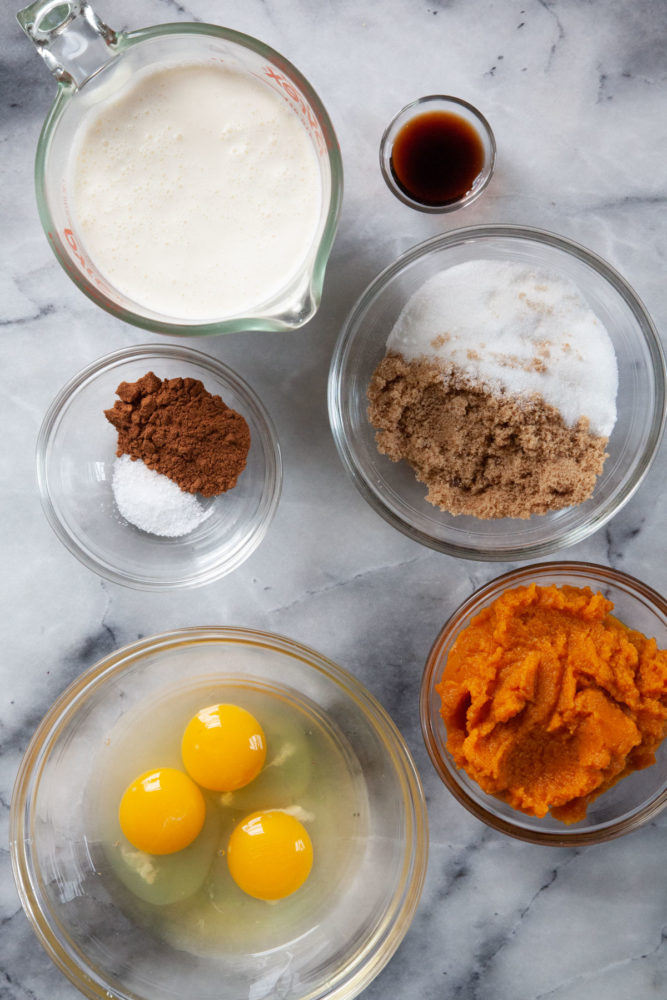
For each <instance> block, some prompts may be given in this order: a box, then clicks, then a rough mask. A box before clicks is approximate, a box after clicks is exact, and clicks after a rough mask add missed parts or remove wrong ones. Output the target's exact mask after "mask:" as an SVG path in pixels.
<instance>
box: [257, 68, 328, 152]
mask: <svg viewBox="0 0 667 1000" xmlns="http://www.w3.org/2000/svg"><path fill="white" fill-rule="evenodd" d="M264 73H265V75H266V76H268V77H269V79H270V80H273V81H274V83H276V84H277V85H278V87H280V89H281V90H282V91H283V93H284V94H285V96H286V97H287V98H288V100H289V103H290V104H291V105H292V107H293V108H294V110H295V111H296V112H297V114H298V115H299V117H300V118H301V120H302V121H303V123H304V125H305V126H306V128H307V130H308V133H309V134H310V136H311V137H312V139H313V140H314V142H315V145H316V146H317V149H318V152H320V153H323V152H324V150H325V148H326V143H325V141H324V136H323V135H322V129H321V128H320V123H319V122H318V120H317V118H316V117H315V113H314V112H313V109H312V108H311V107H310V105H309V104H308V103H307V102H306V101H305V100H304V99H303V97H302V96H301V94H300V93H299V91H298V90H297V88H296V87H295V86H294V84H293V83H292V82H291V81H290V80H288V79H287V77H286V76H283V74H282V73H278V72H277V70H275V69H274V68H273V66H268V65H266V66H264Z"/></svg>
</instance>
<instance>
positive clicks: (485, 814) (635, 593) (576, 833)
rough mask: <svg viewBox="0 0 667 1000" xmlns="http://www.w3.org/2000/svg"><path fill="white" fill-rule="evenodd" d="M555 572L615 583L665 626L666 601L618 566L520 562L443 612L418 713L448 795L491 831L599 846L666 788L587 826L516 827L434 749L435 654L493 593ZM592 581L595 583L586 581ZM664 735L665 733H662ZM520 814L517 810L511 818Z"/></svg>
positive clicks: (654, 809)
mask: <svg viewBox="0 0 667 1000" xmlns="http://www.w3.org/2000/svg"><path fill="white" fill-rule="evenodd" d="M555 573H562V574H567V575H570V576H575V577H576V576H580V577H581V580H582V584H581V585H582V586H589V587H591V589H592V588H593V587H594V586H595V585H598V586H599V587H600V588H601V587H603V586H604V585H605V584H611V585H616V586H618V587H620V588H622V589H623V590H624V591H625V592H626V594H628V595H629V596H630V597H632V598H633V599H636V600H642V601H643V603H644V604H646V605H647V606H648V607H649V608H650V610H651V611H653V612H654V613H657V614H658V615H662V617H663V618H664V619H665V625H666V626H667V599H665V598H664V597H663V596H662V595H661V594H659V593H658V591H656V590H654V589H653V588H652V587H650V586H649V585H648V584H646V583H643V582H642V581H641V580H638V579H637V578H636V577H634V576H631V575H630V574H629V573H625V572H624V571H623V570H618V569H614V568H613V567H611V566H603V565H601V564H598V563H591V562H578V561H576V560H571V561H570V560H561V561H554V562H545V563H536V564H533V565H531V566H520V567H517V568H515V569H511V570H508V571H507V572H506V573H502V574H501V575H500V576H496V577H494V578H493V579H492V580H489V582H488V583H485V584H483V585H482V586H480V587H476V588H475V590H474V591H473V592H472V594H470V595H469V596H468V597H466V598H465V600H464V601H462V602H461V603H460V604H459V605H458V607H456V608H455V609H454V611H452V613H451V614H450V615H449V616H448V618H447V621H446V622H445V624H444V625H443V626H442V628H441V629H440V631H439V632H438V635H437V637H436V639H435V641H434V642H433V644H432V646H431V648H430V650H429V653H428V656H427V658H426V663H425V666H424V671H423V673H422V680H421V685H420V691H419V716H420V721H421V730H422V737H423V740H424V744H425V746H426V750H427V753H428V755H429V757H430V760H431V763H432V765H433V767H434V769H435V771H436V773H437V775H438V777H439V778H440V779H441V781H442V783H443V784H444V785H445V787H446V788H447V789H448V790H449V791H450V792H451V793H452V795H453V796H454V798H455V799H456V800H457V801H458V802H459V803H460V804H461V805H462V806H463V807H464V808H465V809H467V810H468V812H470V813H472V815H473V816H475V817H476V818H477V819H479V820H481V821H482V822H483V823H485V824H486V825H487V826H489V827H491V829H493V830H496V831H499V832H500V833H504V834H507V835H508V836H510V837H513V838H514V839H516V840H522V841H524V842H526V843H530V844H536V845H547V846H551V847H580V846H585V845H587V844H602V843H607V842H608V841H610V840H615V839H616V838H617V837H621V836H623V835H624V834H626V833H631V832H632V831H634V830H636V829H638V828H639V827H640V826H643V825H644V824H645V823H647V822H648V821H649V820H650V819H653V818H654V817H655V816H657V814H658V813H659V812H661V811H662V810H663V809H664V808H665V806H667V788H665V789H663V790H662V791H661V792H658V793H657V794H656V795H655V796H654V797H653V798H652V799H650V800H649V801H648V802H647V803H645V804H644V805H643V806H641V807H638V808H637V809H636V810H635V811H634V812H633V813H632V814H631V815H630V816H626V817H625V818H623V819H620V820H611V821H609V822H607V823H604V824H602V825H601V826H600V827H599V828H597V829H593V830H576V829H574V828H572V829H571V830H570V828H568V826H567V825H566V824H563V825H562V832H561V831H558V832H551V831H540V830H527V829H524V828H523V827H521V826H515V825H514V824H513V823H512V822H510V821H509V820H507V819H504V818H503V817H501V816H497V815H494V814H493V813H492V812H490V811H489V810H488V809H486V808H485V807H484V806H483V805H482V804H481V803H479V802H477V801H475V799H473V798H472V797H471V796H470V795H468V793H467V791H466V790H465V788H464V787H463V785H462V784H460V783H459V782H458V781H457V778H456V773H457V768H456V766H455V765H454V764H453V762H452V763H451V766H449V767H448V766H447V765H446V764H445V763H444V762H443V761H442V759H441V755H440V753H439V752H438V750H437V747H436V740H435V736H434V726H433V724H432V722H431V712H430V706H429V703H430V698H431V693H432V689H433V684H434V681H435V680H436V676H435V674H436V669H439V670H442V666H443V664H442V662H441V661H440V656H441V652H442V649H443V647H444V646H445V645H446V643H447V642H448V641H449V639H450V638H451V637H452V636H453V635H455V634H456V633H457V632H458V631H460V629H461V627H462V623H463V622H464V621H465V620H466V619H468V618H470V617H471V616H472V615H474V614H477V613H478V612H479V611H481V610H482V608H483V607H486V606H488V604H489V603H490V601H491V600H492V599H493V598H495V597H498V596H499V595H500V594H501V593H503V592H504V591H505V590H506V589H508V587H510V586H512V585H513V586H521V585H525V584H528V583H532V582H536V583H538V584H540V583H541V582H544V583H546V580H547V579H549V578H550V577H551V576H553V574H555ZM592 581H595V583H592ZM665 738H666V739H667V737H665ZM521 815H522V813H520V812H518V811H517V817H519V816H521Z"/></svg>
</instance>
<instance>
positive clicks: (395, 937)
mask: <svg viewBox="0 0 667 1000" xmlns="http://www.w3.org/2000/svg"><path fill="white" fill-rule="evenodd" d="M253 698H254V699H256V701H255V703H258V700H259V701H262V703H263V704H264V706H265V708H267V711H268V707H267V706H268V705H269V704H270V705H272V706H274V707H273V709H272V710H273V711H275V712H284V711H286V710H287V708H288V709H289V711H290V713H291V716H290V717H291V718H292V719H294V718H297V719H298V725H297V724H296V723H293V727H292V732H293V733H294V730H295V729H296V730H298V733H299V735H298V737H296V736H293V737H292V739H293V740H294V741H295V744H294V745H296V747H297V749H294V745H292V756H293V757H294V758H295V759H297V758H299V754H300V753H301V751H300V750H299V749H298V747H299V746H300V747H301V750H302V751H303V753H302V754H301V758H302V762H303V761H305V764H307V765H308V766H307V767H306V771H307V773H308V777H306V778H305V779H303V780H302V787H301V794H302V795H304V796H305V794H306V792H304V791H303V786H305V787H306V788H308V787H309V786H308V781H310V783H311V784H312V783H313V775H316V776H317V780H316V781H315V785H316V787H315V788H314V789H311V792H310V793H309V794H310V795H311V799H312V801H313V802H314V803H315V805H312V806H311V808H312V815H309V816H307V817H305V818H304V823H307V824H309V825H310V830H311V831H312V833H311V835H312V839H313V845H314V851H315V863H314V865H313V871H312V873H311V875H310V877H309V879H308V881H307V882H306V883H305V885H304V886H303V888H302V889H301V890H299V891H298V892H296V893H294V896H293V897H288V898H287V899H284V900H281V901H280V902H279V903H264V902H261V901H257V900H251V899H250V898H249V897H244V896H243V894H242V893H240V891H239V890H237V894H238V895H239V897H242V898H239V899H238V900H236V899H234V900H233V902H232V903H230V902H229V895H227V894H223V893H220V892H219V893H218V895H217V896H216V889H215V885H216V883H215V881H214V877H213V875H212V874H211V872H212V871H213V868H214V867H215V866H216V865H219V864H222V865H224V867H225V869H226V858H225V856H224V851H225V848H226V843H225V842H224V838H223V835H222V833H218V837H219V841H218V842H217V845H218V851H217V853H216V854H215V860H214V861H213V862H211V869H210V870H209V874H208V875H207V879H208V882H206V883H205V884H204V885H203V886H202V887H201V888H200V889H197V890H196V892H197V893H200V895H198V896H197V907H198V909H188V906H190V900H189V899H188V900H185V901H184V902H182V901H179V902H177V903H174V904H173V905H172V906H169V905H167V906H163V905H153V906H147V905H146V904H145V903H143V904H142V903H141V901H138V900H137V899H136V897H134V895H133V894H128V892H127V890H126V889H125V886H124V885H123V884H122V883H121V882H120V881H119V879H118V878H117V877H116V874H115V871H116V870H115V869H114V868H113V867H110V864H109V862H108V858H109V851H110V850H113V845H114V843H115V841H113V837H114V833H113V826H111V830H112V833H111V834H109V832H108V829H107V827H106V826H105V825H104V823H103V821H102V819H101V818H100V817H103V815H104V811H105V810H111V811H113V809H114V808H115V809H116V810H117V805H116V806H114V802H115V801H116V800H115V799H114V802H110V803H109V802H107V799H106V798H105V797H103V796H104V793H105V792H106V791H107V789H109V788H113V787H114V783H116V784H117V785H118V788H119V789H120V788H121V786H122V784H123V783H122V781H121V777H122V776H121V775H119V773H118V768H119V766H120V767H122V768H125V769H128V768H129V770H130V771H131V770H132V766H134V765H136V764H137V762H138V760H139V759H142V755H144V754H146V753H147V752H149V751H150V752H151V753H156V752H157V750H156V746H157V747H159V748H160V750H161V753H162V756H161V759H162V760H164V759H165V756H164V755H165V754H166V753H167V750H166V748H167V742H166V740H167V739H169V740H172V736H173V733H176V737H175V739H176V748H177V749H176V751H175V752H176V753H178V748H180V733H182V729H181V728H178V727H177V726H176V725H172V722H173V720H174V719H176V718H177V717H178V718H179V719H183V718H184V719H185V720H186V721H187V719H188V718H189V717H190V713H191V712H192V711H193V707H194V711H198V710H199V708H201V706H202V705H208V704H214V703H217V702H218V701H221V700H223V701H226V700H231V701H233V700H234V699H236V700H237V701H238V703H239V704H244V703H245V702H247V700H248V699H253ZM165 718H167V719H169V720H170V721H169V724H168V725H167V726H166V735H163V736H162V737H161V736H160V727H161V726H162V727H163V728H164V720H165ZM258 718H259V713H258ZM140 719H143V720H144V725H143V726H141V725H135V723H136V722H138V721H139V720H140ZM147 720H150V725H149V726H146V725H145V723H146V721H147ZM264 720H265V722H266V721H269V716H267V715H266V714H265V716H264ZM274 721H275V720H274ZM149 730H153V732H152V733H151V732H149ZM160 740H162V743H160V742H159V741H160ZM318 740H319V741H320V742H319V744H318ZM156 741H158V742H156ZM267 744H268V745H267V760H268V762H269V765H270V764H271V760H272V758H271V743H270V731H269V730H268V729H267ZM324 744H326V746H327V747H330V748H333V750H331V749H330V750H329V751H328V753H333V752H335V754H336V755H337V759H339V760H341V761H343V765H344V768H345V769H346V770H345V773H346V774H349V782H350V784H349V786H347V785H346V786H345V787H346V788H348V793H347V798H344V797H343V796H341V795H339V794H338V791H339V790H340V788H341V787H342V786H341V785H340V784H338V785H332V784H331V775H332V774H333V773H334V772H333V769H332V768H330V767H329V762H330V759H331V758H330V757H327V758H326V760H327V766H326V767H324V766H322V767H321V768H320V770H315V768H316V764H315V761H316V760H318V759H320V760H321V759H322V758H321V757H320V758H318V757H317V751H316V748H317V746H319V747H320V751H319V752H320V754H321V747H322V745H324ZM273 745H274V748H275V743H274V744H273ZM288 756H289V755H288V754H286V753H283V754H282V757H283V758H285V759H286V758H287V757H288ZM110 760H111V761H112V765H113V770H110V769H109V761H110ZM105 761H106V765H105ZM119 762H121V763H120V764H119ZM276 762H277V761H276V760H274V763H276ZM343 765H340V766H343ZM153 766H157V765H153ZM161 766H162V765H161ZM165 766H168V765H165ZM169 766H177V765H173V764H172V765H169ZM103 775H104V776H106V777H107V778H108V780H103V781H101V780H100V778H101V777H102V776H103ZM346 780H347V779H346ZM247 787H248V788H250V789H251V788H252V786H247ZM334 787H335V788H336V789H337V794H336V795H334V796H332V795H329V797H328V798H327V793H328V792H330V791H331V788H334ZM349 789H352V790H351V791H349ZM246 791H247V789H246V788H244V789H242V790H241V792H242V793H245V792H246ZM101 792H102V795H101ZM109 794H110V798H113V795H112V793H111V792H110V793H109ZM234 794H235V795H236V794H240V793H234ZM255 794H257V793H255ZM223 798H225V797H223ZM299 801H300V799H299V797H298V795H296V796H295V797H294V802H295V805H294V806H292V802H291V801H290V802H285V803H282V802H281V803H279V804H277V805H276V806H274V807H278V808H279V807H280V806H281V805H283V804H284V805H285V807H287V806H290V807H292V808H296V804H298V802H299ZM304 801H306V800H305V798H304ZM235 802H236V799H234V803H235ZM220 804H221V805H222V806H223V807H224V809H226V810H227V811H228V812H230V814H231V816H232V818H233V816H236V815H237V813H236V812H234V810H235V808H236V809H238V808H239V806H238V805H235V804H232V803H231V802H228V801H224V802H221V803H220ZM213 805H214V803H212V802H209V805H208V807H207V809H209V810H210V809H212V808H213ZM353 807H354V808H353ZM216 808H217V807H216ZM241 808H247V806H245V807H241ZM266 808H270V807H269V806H268V805H267V806H266ZM215 811H216V810H215V809H214V813H215ZM322 815H325V816H327V817H328V818H327V820H326V822H325V821H323V820H322ZM318 816H319V818H320V825H319V826H318V825H317V824H318ZM209 818H210V813H209ZM237 821H238V820H235V822H237ZM207 822H208V820H207ZM220 822H221V830H222V824H223V821H222V820H220ZM10 827H11V832H10V840H11V851H12V860H13V864H14V872H15V877H16V882H17V885H18V889H19V893H20V896H21V901H22V904H23V906H24V909H25V911H26V913H27V915H28V918H29V919H30V921H31V923H32V926H33V929H34V930H35V932H36V934H37V937H38V938H39V940H40V942H41V944H42V945H43V946H44V948H45V949H46V951H47V952H48V954H49V956H50V957H51V958H52V960H53V961H54V962H55V963H56V965H57V966H58V967H59V968H60V969H61V971H63V972H64V973H65V975H66V976H68V977H69V979H70V980H71V981H72V982H73V983H74V985H75V986H77V987H78V988H79V989H80V990H81V991H82V992H83V993H84V994H85V995H86V996H88V997H90V998H94V1000H107V998H108V997H109V996H117V997H132V998H133V1000H173V998H174V997H176V996H180V997H190V998H192V1000H242V998H245V1000H247V998H248V997H249V996H251V997H252V996H255V997H263V996H280V997H282V998H284V1000H305V998H309V1000H315V998H318V1000H323V998H325V997H326V998H339V1000H342V998H345V1000H350V998H352V997H354V996H356V995H357V994H358V993H359V992H360V991H361V990H362V989H364V988H365V987H366V986H367V985H368V983H369V982H370V981H371V980H372V979H373V978H374V976H376V975H377V973H378V972H379V971H380V969H382V968H383V966H384V965H385V964H386V962H387V961H388V960H389V958H390V957H391V955H392V954H393V952H394V951H395V949H396V948H397V947H398V944H399V942H400V941H401V940H402V938H403V936H404V934H405V932H406V931H407V928H408V926H409V924H410V921H411V919H412V916H413V914H414V912H415V909H416V907H417V903H418V901H419V898H420V894H421V889H422V885H423V881H424V876H425V869H426V859H427V846H428V828H427V816H426V805H425V801H424V795H423V791H422V787H421V783H420V780H419V776H418V774H417V771H416V769H415V766H414V763H413V761H412V758H411V756H410V753H409V751H408V749H407V746H406V744H405V742H404V741H403V739H402V737H401V735H400V733H399V732H398V730H397V729H396V727H395V725H394V724H393V722H392V721H391V719H390V718H389V716H388V715H387V713H386V712H385V711H384V709H383V708H382V707H381V706H380V705H379V703H378V702H377V701H375V699H374V698H373V696H372V695H371V694H370V693H369V692H368V691H367V690H366V689H365V688H364V687H363V686H362V685H361V684H360V683H359V682H358V681H357V680H356V679H355V678H354V677H352V676H351V675H350V674H348V673H347V672H345V671H344V670H342V669H341V668H340V667H338V666H337V665H336V664H334V663H332V662H331V661H330V660H328V659H326V658H325V657H323V656H321V655H319V654H318V653H316V652H314V651H313V650H311V649H308V648H307V647H305V646H302V645H300V644H299V643H297V642H294V641H292V640H290V639H286V638H282V637H280V636H276V635H272V634H269V633H265V632H256V631H253V630H250V629H244V628H209V629H202V628H189V629H183V630H179V631H175V632H170V633H165V634H162V635H158V636H154V637H152V638H149V639H143V640H140V641H138V642H135V643H133V644H132V645H129V646H126V647H125V648H123V649H120V650H119V651H117V652H115V653H113V654H111V655H110V656H107V657H106V658H104V659H103V660H101V661H100V662H99V663H97V664H96V665H95V666H93V667H91V668H90V669H89V670H88V671H87V672H86V673H84V674H83V675H82V676H81V677H80V678H79V679H78V680H76V681H75V682H74V683H73V684H72V685H71V686H70V687H69V688H68V689H67V690H66V691H65V692H64V694H62V695H61V697H60V698H59V699H58V701H57V702H56V703H55V704H54V706H53V707H52V708H51V710H50V711H49V712H48V713H47V715H46V716H45V718H44V719H43V720H42V722H41V723H40V725H39V727H38V729H37V731H36V733H35V735H34V737H33V739H32V741H31V743H30V745H29V747H28V749H27V751H26V753H25V756H24V759H23V761H22V764H21V766H20V769H19V773H18V777H17V780H16V785H15V788H14V794H13V800H12V807H11V820H10ZM105 831H106V840H105V839H104V838H105ZM202 835H203V834H202ZM325 845H327V849H326V850H325ZM340 845H344V846H345V850H346V852H347V853H346V854H345V855H344V867H343V868H340V867H339V868H336V872H337V874H338V875H339V876H340V877H339V878H337V880H336V882H335V884H334V885H333V886H331V885H329V888H328V891H326V892H323V891H322V885H323V884H324V882H323V879H324V875H323V873H325V872H326V871H327V867H328V866H329V867H330V866H331V865H332V863H333V862H332V860H331V850H332V849H334V853H336V852H339V851H340V850H341V847H340ZM121 849H122V847H121ZM214 849H215V842H214ZM318 850H319V852H320V853H319V854H318ZM146 858H147V859H148V860H149V861H150V857H149V856H146ZM336 858H337V859H338V858H339V855H338V854H337V853H336ZM153 860H154V861H158V860H159V859H153ZM338 863H339V860H336V864H338ZM142 870H143V869H142ZM226 877H227V878H229V876H228V874H227V876H226ZM149 882H150V879H149ZM327 885H328V883H327ZM232 889H233V886H231V884H230V886H229V892H231V891H232ZM297 897H299V899H298V901H297ZM292 898H294V900H295V903H294V906H291V907H290V900H291V899H292ZM244 900H245V902H244ZM162 902H164V901H162ZM183 907H184V908H185V909H183ZM230 907H231V910H230ZM237 907H238V909H237ZM252 907H254V909H252V913H251V916H249V915H248V914H249V912H250V909H251V908H252ZM225 908H226V911H225ZM259 910H261V911H262V915H261V916H258V911H259ZM222 911H225V912H226V916H225V917H224V920H223V917H222V916H221V912H222ZM184 913H185V914H186V916H185V917H184ZM200 918H201V919H200ZM225 920H226V923H225V922H224V921H225ZM219 921H220V922H221V926H222V927H223V928H226V933H222V932H221V930H220V926H219V923H218V922H219ZM244 921H245V923H244ZM260 921H264V922H265V924H263V925H262V926H266V927H268V929H269V931H270V940H269V939H268V938H266V939H265V938H264V937H261V938H260V939H259V940H255V938H253V935H255V936H256V930H255V929H256V926H257V925H258V924H259V923H260ZM175 933H176V935H177V937H178V941H177V942H175V940H174V934H175ZM188 935H189V936H188ZM207 935H208V936H207ZM183 941H185V942H186V943H185V944H184V943H183ZM249 942H251V944H249Z"/></svg>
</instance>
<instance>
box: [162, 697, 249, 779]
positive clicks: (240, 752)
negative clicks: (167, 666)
mask: <svg viewBox="0 0 667 1000" xmlns="http://www.w3.org/2000/svg"><path fill="white" fill-rule="evenodd" d="M181 755H182V757H183V763H184V764H185V769H186V771H187V772H188V774H189V775H190V777H191V778H192V779H193V780H194V781H196V782H197V784H198V785H201V786H202V788H210V789H211V790H212V791H216V792H234V791H236V789H237V788H243V786H244V785H247V784H248V783H249V782H250V781H252V780H253V778H256V777H257V775H258V774H259V772H260V771H261V770H262V767H263V766H264V760H265V758H266V739H265V737H264V731H263V730H262V727H261V726H260V724H259V722H258V721H257V719H256V718H255V717H254V715H251V714H250V712H247V711H246V709H245V708H240V707H239V706H238V705H210V706H209V707H208V708H202V710H201V711H200V712H197V714H196V715H195V716H194V717H193V718H192V719H190V721H189V722H188V724H187V726H186V727H185V732H184V733H183V742H182V744H181Z"/></svg>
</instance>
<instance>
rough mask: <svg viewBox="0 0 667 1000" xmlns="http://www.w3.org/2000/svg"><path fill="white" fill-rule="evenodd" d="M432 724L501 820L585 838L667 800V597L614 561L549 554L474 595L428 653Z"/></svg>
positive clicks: (546, 836) (543, 840)
mask: <svg viewBox="0 0 667 1000" xmlns="http://www.w3.org/2000/svg"><path fill="white" fill-rule="evenodd" d="M420 715H421V723H422V733H423V736H424V741H425V743H426V748H427V750H428V753H429V756H430V758H431V761H432V763H433V765H434V767H435V769H436V771H437V773H438V775H439V776H440V778H441V779H442V781H443V782H444V784H445V785H446V786H447V788H448V789H449V791H450V792H452V794H453V795H454V796H455V798H456V799H457V800H458V801H459V802H460V803H461V804H462V805H463V806H465V808H466V809H468V810H469V811H470V812H471V813H472V814H473V815H474V816H476V817H477V818H478V819H481V820H482V822H484V823H486V824H487V825H488V826H490V827H492V828H493V829H495V830H499V831H500V832H502V833H505V834H509V835H510V836H512V837H515V838H518V839H519V840H524V841H528V842H530V843H533V844H545V845H551V846H572V847H573V846H576V845H584V844H593V843H602V842H604V841H607V840H612V839H614V838H616V837H619V836H621V835H623V834H626V833H630V832H632V831H633V830H636V829H637V828H638V827H640V826H642V825H643V824H644V823H647V822H648V821H649V820H651V819H653V818H654V817H655V816H657V814H658V813H659V812H660V811H661V810H662V809H664V807H665V806H666V805H667V740H665V730H666V727H667V601H665V599H664V598H663V597H662V596H661V595H660V594H658V593H656V591H654V590H653V589H652V588H651V587H649V586H647V584H645V583H643V582H641V581H639V580H637V579H635V578H634V577H632V576H629V575H628V574H626V573H622V572H620V571H618V570H615V569H611V568H609V567H606V566H599V565H595V564H593V563H583V562H581V563H580V562H553V563H541V564H539V565H535V566H524V567H521V568H520V569H515V570H512V571H511V572H509V573H505V574H503V575H502V576H500V577H497V578H496V579H495V580H492V581H491V582H490V583H487V584H486V585H485V586H483V587H480V588H479V589H478V590H476V591H475V592H474V593H473V594H472V595H471V596H470V597H468V598H467V599H466V600H465V601H464V602H463V603H462V604H461V605H460V606H459V608H457V610H456V611H454V613H453V614H452V615H451V617H450V618H449V620H448V621H447V622H446V623H445V625H444V626H443V628H442V630H441V632H440V634H439V635H438V637H437V638H436V640H435V642H434V644H433V647H432V649H431V651H430V653H429V655H428V659H427V661H426V667H425V670H424V674H423V678H422V686H421V696H420Z"/></svg>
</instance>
